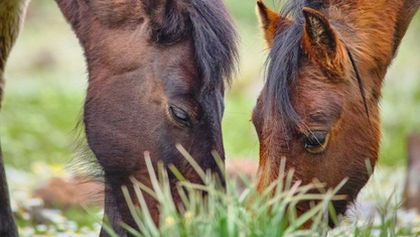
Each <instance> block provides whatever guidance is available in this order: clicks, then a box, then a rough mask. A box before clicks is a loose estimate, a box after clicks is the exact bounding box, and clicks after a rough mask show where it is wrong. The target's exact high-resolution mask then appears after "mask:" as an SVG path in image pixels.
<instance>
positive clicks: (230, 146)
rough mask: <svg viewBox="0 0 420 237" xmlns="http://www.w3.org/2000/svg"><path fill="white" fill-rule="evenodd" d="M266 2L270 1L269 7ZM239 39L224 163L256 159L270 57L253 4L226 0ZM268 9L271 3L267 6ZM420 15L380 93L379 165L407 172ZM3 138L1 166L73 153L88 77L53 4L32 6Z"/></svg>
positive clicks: (414, 125)
mask: <svg viewBox="0 0 420 237" xmlns="http://www.w3.org/2000/svg"><path fill="white" fill-rule="evenodd" d="M268 2H269V1H268ZM227 4H228V6H229V8H230V9H231V12H232V13H233V15H234V18H235V21H236V24H237V26H238V28H239V32H240V35H241V51H240V52H241V66H240V72H239V73H238V74H237V76H236V79H235V80H234V84H233V86H232V88H231V89H230V90H229V91H228V97H227V101H226V112H225V118H224V122H223V127H224V142H225V150H226V154H227V158H228V159H258V141H257V138H256V134H255V132H254V128H253V126H252V123H251V122H250V118H251V111H252V108H253V106H254V104H255V101H256V97H257V95H258V94H259V91H260V88H261V85H262V83H263V79H262V77H261V75H262V71H263V64H264V60H265V57H266V54H267V50H266V49H265V45H264V43H263V41H262V37H261V33H260V31H259V29H258V22H257V18H256V17H255V13H254V5H255V1H254V0H227ZM272 5H273V4H272ZM419 39H420V15H419V14H418V15H417V16H416V18H415V20H414V23H413V25H412V26H411V27H410V30H409V32H408V34H407V36H406V38H405V40H404V42H403V43H402V47H401V48H400V50H399V55H398V57H397V59H396V60H395V62H394V63H393V65H392V67H391V69H390V71H389V73H388V74H387V79H386V81H385V88H384V90H383V92H384V93H383V97H384V98H383V100H382V103H381V110H382V118H383V140H382V150H381V161H380V162H381V164H383V165H404V164H405V159H406V146H405V140H406V136H407V135H408V134H410V133H414V132H420V119H419V116H420V55H419V52H420V44H419ZM6 77H7V86H6V97H5V101H4V108H3V111H2V113H1V117H0V119H1V123H0V134H1V139H2V145H3V146H2V147H3V151H4V153H5V159H6V163H7V165H9V166H14V167H16V168H19V169H26V170H30V169H31V166H32V164H33V163H34V162H40V161H41V162H46V163H48V164H50V165H64V164H67V163H68V162H69V161H70V160H71V158H72V156H73V154H75V152H74V145H75V140H76V137H77V131H76V130H75V129H74V128H75V125H76V123H77V122H78V121H79V120H80V116H81V108H82V105H83V99H84V94H85V89H86V85H87V73H86V67H85V62H84V58H83V54H82V51H81V48H80V46H79V44H78V42H77V40H76V37H75V36H74V34H73V33H72V31H71V30H70V27H69V26H68V25H67V24H66V23H65V21H64V19H63V17H62V16H61V13H60V12H59V10H58V8H57V7H56V6H55V4H54V2H53V1H32V3H31V4H30V7H29V10H28V16H27V20H26V23H25V27H24V29H23V31H22V34H21V36H20V38H19V40H18V42H17V44H16V47H15V48H14V50H13V53H12V56H11V58H10V60H9V63H8V67H7V72H6Z"/></svg>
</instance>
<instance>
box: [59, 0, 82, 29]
mask: <svg viewBox="0 0 420 237" xmlns="http://www.w3.org/2000/svg"><path fill="white" fill-rule="evenodd" d="M55 2H56V3H57V5H58V7H59V8H60V10H61V12H62V13H63V15H64V17H65V18H66V20H67V21H68V22H69V23H70V24H71V26H72V27H73V28H77V26H78V25H79V14H80V9H79V8H80V7H79V3H78V1H77V0H55Z"/></svg>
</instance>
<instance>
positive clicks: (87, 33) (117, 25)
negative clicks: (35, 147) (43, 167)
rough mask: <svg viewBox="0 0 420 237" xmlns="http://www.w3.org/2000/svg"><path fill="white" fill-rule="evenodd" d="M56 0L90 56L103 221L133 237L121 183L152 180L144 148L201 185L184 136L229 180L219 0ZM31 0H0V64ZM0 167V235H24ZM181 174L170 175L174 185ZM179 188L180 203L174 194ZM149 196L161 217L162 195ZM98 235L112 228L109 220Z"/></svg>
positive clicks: (229, 59)
mask: <svg viewBox="0 0 420 237" xmlns="http://www.w3.org/2000/svg"><path fill="white" fill-rule="evenodd" d="M56 3H57V5H58V7H59V8H60V10H61V12H62V14H63V15H64V17H65V19H66V20H67V22H68V23H69V24H70V25H71V27H72V29H73V31H74V32H75V35H76V36H77V38H78V39H79V42H80V44H81V46H82V48H83V49H84V54H85V58H86V62H87V68H88V75H89V76H88V77H89V79H88V88H87V94H86V100H85V104H84V112H83V123H84V132H85V134H86V140H87V145H88V147H89V149H90V150H91V151H92V153H93V154H94V155H95V157H96V161H97V164H99V166H100V168H101V170H102V173H103V179H104V182H105V191H104V192H105V203H104V216H105V217H104V221H105V219H106V220H107V221H108V222H109V225H110V227H112V228H113V230H114V231H115V233H116V234H118V235H119V236H127V235H128V233H127V232H126V229H125V228H123V227H122V226H121V224H122V223H125V224H127V225H128V226H131V227H133V228H136V225H135V222H134V219H133V217H132V216H131V214H130V211H129V208H128V205H127V202H126V201H125V197H124V195H123V191H122V189H121V187H122V186H127V187H128V189H129V195H130V196H132V197H135V193H134V190H133V188H132V183H131V178H135V179H136V180H138V181H139V182H141V183H143V184H145V185H148V186H151V181H150V179H149V174H148V170H147V168H146V159H145V153H148V154H150V157H151V161H152V164H153V166H154V167H155V168H156V167H158V164H159V163H163V165H164V167H166V168H167V167H168V166H169V165H173V166H175V167H176V168H177V169H178V171H179V172H180V173H182V174H183V176H184V177H185V178H186V179H188V180H189V181H190V182H196V183H200V182H201V179H200V177H199V175H198V174H197V172H195V171H194V169H193V168H192V166H191V165H190V164H189V163H188V162H187V161H186V160H185V158H184V157H183V156H182V154H181V152H180V151H178V150H177V148H176V147H177V144H180V145H182V146H183V147H184V148H185V149H186V151H188V153H189V154H190V155H191V156H192V157H193V158H194V160H195V161H196V163H197V164H198V165H199V166H201V168H202V169H203V170H209V171H211V172H212V173H214V174H215V175H216V176H219V177H220V178H221V179H223V177H222V170H221V169H220V168H219V165H218V162H216V161H215V159H214V157H213V155H212V154H214V152H216V153H217V154H218V155H219V157H220V158H221V159H222V160H223V161H224V148H223V143H222V133H221V120H222V116H223V112H224V91H225V89H226V87H227V86H228V85H229V84H230V82H231V77H232V74H233V73H234V71H235V66H236V62H237V46H236V44H237V34H236V32H235V29H234V26H233V23H232V20H231V17H230V15H229V13H228V12H227V10H226V8H225V6H224V4H223V2H222V1H221V0H139V1H128V0H127V1H120V0H56ZM24 6H25V4H24V1H22V0H11V1H6V2H4V1H3V2H2V3H0V9H1V10H0V13H1V14H0V19H1V22H0V33H1V35H0V39H1V40H0V49H1V52H2V54H1V55H0V56H1V57H0V59H1V61H0V62H2V64H1V72H3V70H4V67H5V62H6V59H7V56H8V52H9V51H10V49H11V47H12V45H13V43H14V40H15V39H16V35H17V34H12V35H8V34H9V33H16V32H18V28H19V24H18V22H19V21H18V19H22V18H23V17H22V16H23V14H22V11H23V10H24V9H25V7H24ZM3 9H7V10H6V11H3ZM5 52H6V53H5ZM2 91H3V90H2ZM0 168H1V169H0V181H1V186H0V188H1V190H0V199H1V200H0V205H1V206H0V235H1V236H17V231H16V227H15V224H14V222H13V218H12V214H11V211H10V207H9V202H8V201H9V199H8V193H7V184H6V178H5V175H4V170H3V168H4V167H3V164H1V166H0ZM177 181H178V180H177V179H176V178H175V175H171V174H169V182H170V184H171V187H173V190H172V191H174V190H176V187H175V186H176V185H175V184H176V182H177ZM222 182H223V181H222ZM173 196H174V197H173V198H174V201H175V203H177V204H178V203H180V202H181V200H180V197H179V195H177V192H173ZM145 199H146V202H147V205H148V208H149V211H150V213H151V216H152V218H153V220H154V221H155V222H157V223H158V221H159V207H158V203H157V201H156V200H154V199H153V198H152V197H151V196H148V195H146V196H145ZM134 205H136V206H139V203H138V202H136V203H134ZM100 235H101V236H108V233H107V232H106V231H105V228H102V230H101V233H100Z"/></svg>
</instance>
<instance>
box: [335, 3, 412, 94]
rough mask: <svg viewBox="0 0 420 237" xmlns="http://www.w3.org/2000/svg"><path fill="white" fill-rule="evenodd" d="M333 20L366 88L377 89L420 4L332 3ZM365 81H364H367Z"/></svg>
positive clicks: (378, 89)
mask: <svg viewBox="0 0 420 237" xmlns="http://www.w3.org/2000/svg"><path fill="white" fill-rule="evenodd" d="M330 4H331V5H330V8H329V16H330V19H331V21H332V23H333V25H334V26H335V28H336V29H337V31H338V32H339V34H340V36H341V37H342V39H343V41H344V43H345V44H346V46H347V47H348V48H349V50H350V51H351V53H352V54H353V55H354V58H355V60H356V63H357V64H358V65H359V66H360V69H361V70H362V74H364V75H362V77H364V78H366V79H367V78H370V80H368V81H366V82H365V84H366V86H368V87H370V88H373V89H375V88H377V95H379V94H380V88H381V86H382V81H383V79H384V77H385V74H386V72H387V69H388V67H389V65H390V64H391V62H392V59H393V58H394V57H395V55H396V51H397V48H398V46H399V44H400V42H401V39H402V38H403V36H404V34H405V32H406V30H407V28H408V25H409V23H410V22H411V20H412V18H413V16H414V14H415V13H416V11H417V9H418V7H419V5H420V0H377V1H372V0H346V1H344V0H331V1H330ZM366 79H365V80H366Z"/></svg>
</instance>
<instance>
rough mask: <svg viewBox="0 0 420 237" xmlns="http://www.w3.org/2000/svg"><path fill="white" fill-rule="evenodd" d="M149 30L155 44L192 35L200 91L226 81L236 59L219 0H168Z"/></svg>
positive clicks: (233, 40)
mask: <svg viewBox="0 0 420 237" xmlns="http://www.w3.org/2000/svg"><path fill="white" fill-rule="evenodd" d="M165 9H166V10H165V17H164V20H163V22H161V23H160V24H159V27H155V29H154V30H153V32H152V39H154V41H155V42H156V43H158V44H174V43H176V42H178V41H180V40H183V39H185V38H186V37H192V39H193V42H194V48H195V59H196V62H197V64H198V67H199V73H200V76H201V78H203V90H206V89H209V88H214V87H218V86H219V85H220V84H223V83H224V82H227V84H230V82H231V77H232V74H233V72H234V71H235V65H236V62H237V58H238V52H237V44H236V43H237V33H236V31H235V28H234V26H233V23H232V19H231V18H230V16H229V14H228V13H227V11H226V9H225V6H224V5H223V3H222V1H220V0H172V1H168V3H167V4H166V6H165Z"/></svg>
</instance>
